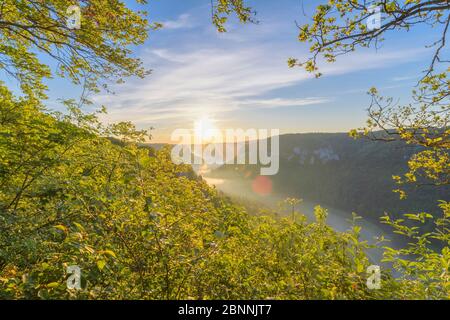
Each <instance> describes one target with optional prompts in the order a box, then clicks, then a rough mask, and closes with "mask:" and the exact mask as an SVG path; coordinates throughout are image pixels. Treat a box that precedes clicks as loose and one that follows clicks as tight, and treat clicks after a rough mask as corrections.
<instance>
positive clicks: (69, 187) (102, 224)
mask: <svg viewBox="0 0 450 320" xmlns="http://www.w3.org/2000/svg"><path fill="white" fill-rule="evenodd" d="M2 90H3V93H4V95H3V98H2V101H1V103H0V106H1V109H0V119H1V122H2V126H1V131H0V148H1V149H0V150H1V152H0V155H1V170H0V184H1V186H2V187H1V189H0V207H1V210H0V222H1V223H0V230H1V232H0V243H1V246H0V297H2V298H8V299H11V298H14V299H17V298H20V299H24V298H25V299H31V298H42V299H62V298H87V299H163V298H166V299H181V298H189V299H190V298H205V299H213V298H214V299H218V298H223V299H230V298H241V299H242V298H269V297H272V298H277V299H285V298H295V299H313V298H314V299H318V298H324V299H341V298H347V299H352V298H368V297H372V296H374V295H375V293H373V292H370V291H369V290H368V289H367V288H366V287H365V279H366V274H365V268H366V267H367V265H368V264H369V262H368V260H367V258H366V257H365V254H364V248H366V247H367V244H366V243H364V242H360V241H359V240H358V229H357V228H355V230H353V231H352V232H348V233H343V234H340V233H337V232H335V231H333V230H332V229H331V228H330V227H328V226H327V225H326V223H325V219H326V211H325V210H324V209H322V208H320V207H317V208H316V213H317V216H318V217H319V218H318V221H317V222H316V223H312V224H307V223H305V219H304V218H301V217H300V216H298V213H293V214H294V215H295V216H296V217H294V219H292V218H291V219H287V218H284V219H280V218H275V217H271V216H267V215H266V216H250V215H248V214H247V213H246V212H245V210H243V209H242V208H240V207H238V206H236V205H234V204H232V203H231V202H229V201H227V200H225V199H224V198H222V197H221V196H219V195H218V194H217V192H216V191H215V190H214V189H212V188H210V187H209V186H208V185H207V184H206V183H205V182H203V181H202V180H201V179H197V178H196V177H195V176H194V177H193V178H187V177H186V175H185V174H184V173H186V172H189V171H190V170H191V169H190V168H189V167H187V166H176V165H174V164H173V163H172V162H171V160H170V150H168V149H167V148H166V149H162V150H160V151H158V152H154V151H152V150H149V149H148V148H143V147H138V144H137V141H139V140H140V139H141V138H142V137H143V135H144V134H145V132H139V131H136V130H135V129H134V127H133V126H131V125H129V124H119V125H115V126H113V127H106V128H104V127H101V126H100V125H99V124H98V122H97V120H96V118H95V115H84V114H82V113H79V112H77V111H79V110H76V109H72V112H70V113H69V114H67V115H61V114H47V113H43V112H42V111H39V110H38V109H37V108H36V107H35V106H33V104H32V103H30V101H29V100H26V99H24V98H19V99H16V98H14V97H13V96H12V95H11V94H9V93H8V92H7V89H6V88H4V87H3V88H2ZM118 129H120V130H118ZM112 132H115V133H117V132H120V139H121V141H120V142H121V143H113V142H112V141H111V140H109V139H106V138H102V137H101V136H105V135H112ZM297 216H298V217H297ZM69 265H78V266H80V268H81V270H82V287H83V289H82V290H81V291H76V290H69V289H67V287H66V278H67V274H66V273H65V270H66V267H67V266H69Z"/></svg>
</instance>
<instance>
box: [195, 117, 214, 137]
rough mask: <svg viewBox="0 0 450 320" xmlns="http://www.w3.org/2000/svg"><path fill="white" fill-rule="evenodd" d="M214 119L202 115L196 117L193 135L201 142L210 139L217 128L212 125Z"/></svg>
mask: <svg viewBox="0 0 450 320" xmlns="http://www.w3.org/2000/svg"><path fill="white" fill-rule="evenodd" d="M214 122H215V121H214V120H212V119H210V118H209V117H202V118H201V119H198V120H197V121H195V123H194V133H195V137H196V138H197V139H198V140H201V141H202V142H207V141H209V140H211V139H212V138H213V136H214V132H215V131H216V130H218V129H217V127H216V126H215V125H214Z"/></svg>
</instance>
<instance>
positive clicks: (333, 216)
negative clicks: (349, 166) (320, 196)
mask: <svg viewBox="0 0 450 320" xmlns="http://www.w3.org/2000/svg"><path fill="white" fill-rule="evenodd" d="M203 179H204V180H205V181H206V182H207V183H208V184H209V185H211V186H215V187H216V188H217V190H219V191H221V192H223V193H224V194H226V195H229V196H231V197H236V198H240V199H247V200H250V201H252V202H255V203H259V204H261V205H262V206H265V207H268V208H273V209H275V208H277V207H278V204H279V202H280V201H282V200H284V199H285V198H287V197H289V195H283V194H270V195H264V196H263V195H259V194H257V193H255V192H253V190H252V187H251V182H250V181H249V180H246V179H221V178H217V177H215V178H211V177H207V176H203ZM318 204H319V203H312V202H308V201H303V202H301V203H300V204H299V205H297V206H296V210H297V211H299V212H300V213H302V214H304V215H305V216H306V217H307V219H308V221H314V220H315V217H314V207H315V206H316V205H318ZM319 205H321V206H322V207H323V208H325V209H327V210H328V217H327V224H328V225H329V226H331V227H332V228H333V229H335V230H337V231H340V232H343V231H346V230H348V229H349V228H350V227H351V225H352V222H351V221H352V214H351V212H345V211H342V210H339V209H336V208H332V207H330V206H327V205H322V204H319ZM357 224H358V225H359V226H361V227H362V230H361V234H360V235H361V240H367V241H368V243H369V244H374V243H375V242H376V237H380V236H384V238H385V239H387V240H389V242H384V243H383V244H382V245H389V246H390V247H394V248H399V247H403V246H404V245H405V243H402V242H401V241H400V240H399V239H398V236H396V235H394V234H393V233H389V232H387V231H386V230H385V229H383V228H382V227H381V224H379V225H377V224H376V223H374V222H372V221H368V220H366V219H364V218H362V219H358V220H357ZM367 255H368V257H369V259H370V260H371V262H372V263H374V264H378V265H380V266H381V267H383V266H388V265H387V264H385V263H382V262H381V259H382V249H379V248H374V249H368V250H367Z"/></svg>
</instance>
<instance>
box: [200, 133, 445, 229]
mask: <svg viewBox="0 0 450 320" xmlns="http://www.w3.org/2000/svg"><path fill="white" fill-rule="evenodd" d="M379 134H381V133H379ZM421 150H424V148H422V147H418V146H409V145H406V144H405V143H404V142H402V141H396V142H390V143H384V142H381V141H372V140H368V139H357V140H355V139H352V138H351V137H349V136H348V134H346V133H309V134H286V135H281V136H280V170H279V172H278V173H277V174H276V175H275V176H272V177H270V179H271V180H272V183H273V193H274V194H281V195H286V196H291V197H297V198H302V199H304V200H305V201H309V202H315V203H321V204H324V205H329V206H332V207H334V208H338V209H341V210H345V211H348V212H356V213H358V214H360V215H362V216H363V217H364V218H368V219H371V220H373V221H378V220H379V218H380V216H381V215H382V214H383V213H384V212H388V213H391V214H393V215H395V216H397V217H400V216H401V214H402V213H408V211H426V212H430V213H438V212H439V207H438V200H447V201H448V200H449V197H450V187H448V186H444V187H442V188H439V189H437V188H433V187H432V186H429V185H426V184H425V185H419V186H417V185H416V186H409V187H407V191H408V192H407V193H408V194H409V196H408V197H407V198H406V199H403V200H400V199H399V196H398V194H397V193H394V192H393V190H395V189H397V187H398V186H397V184H396V182H395V180H394V179H393V178H392V177H393V176H395V175H399V174H404V173H406V172H407V171H408V166H407V161H408V160H409V159H410V158H411V156H412V155H414V154H415V153H417V152H419V151H421ZM250 172H251V174H249V173H250ZM259 172H260V168H259V166H256V165H225V166H222V167H220V168H217V169H215V170H212V172H210V173H208V176H209V177H214V178H226V179H246V180H249V179H250V180H251V179H254V178H255V177H256V176H257V175H258V174H259Z"/></svg>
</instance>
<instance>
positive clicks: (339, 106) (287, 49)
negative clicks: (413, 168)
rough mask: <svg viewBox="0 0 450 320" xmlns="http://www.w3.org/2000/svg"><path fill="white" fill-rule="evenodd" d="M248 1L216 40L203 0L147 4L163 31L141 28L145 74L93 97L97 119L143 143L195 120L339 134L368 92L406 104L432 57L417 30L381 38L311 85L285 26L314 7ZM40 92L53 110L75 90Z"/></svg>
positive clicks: (166, 137)
mask: <svg viewBox="0 0 450 320" xmlns="http://www.w3.org/2000/svg"><path fill="white" fill-rule="evenodd" d="M129 3H130V5H132V6H135V7H136V8H138V6H137V5H135V4H134V2H133V1H129ZM249 3H250V4H251V5H252V6H253V8H254V9H255V10H256V11H257V16H256V17H257V20H258V21H259V23H258V24H246V25H242V24H239V23H238V22H237V21H235V20H232V21H230V23H228V24H227V29H228V32H227V33H222V34H221V33H218V32H217V31H216V30H215V28H214V27H213V25H212V24H211V8H210V1H208V0H183V1H179V0H151V1H149V4H147V5H145V6H144V8H145V9H146V10H148V11H149V19H150V21H153V22H154V21H158V22H162V23H163V25H164V27H163V28H162V29H161V30H158V31H151V33H150V35H149V38H148V40H147V41H146V43H145V45H143V46H140V47H138V48H134V50H135V54H136V56H138V57H139V58H141V59H142V61H143V62H144V65H145V66H146V67H147V68H149V69H151V70H152V73H151V74H150V75H149V76H147V77H146V78H145V79H134V78H133V79H128V80H127V82H126V83H125V84H121V85H117V86H115V87H113V91H114V92H115V94H109V93H106V92H102V93H100V94H98V95H96V96H94V97H93V100H94V102H95V103H96V106H100V105H105V106H106V108H107V110H108V114H107V115H106V116H104V117H102V121H105V122H114V121H132V122H134V123H135V124H136V125H137V126H138V127H139V128H149V127H153V128H154V129H153V131H152V135H153V142H170V134H171V132H172V131H173V130H175V129H177V128H186V129H190V128H193V126H194V123H195V122H196V121H198V119H205V118H208V119H210V121H212V122H214V125H215V126H216V127H217V128H219V129H223V130H224V129H227V128H230V129H236V128H242V129H248V128H255V129H275V128H276V129H279V130H280V132H281V133H282V134H283V133H297V132H346V131H349V130H350V129H352V128H357V127H361V126H363V125H364V122H365V120H366V118H367V112H366V109H367V107H368V105H369V103H370V98H369V96H368V95H367V91H368V89H369V88H371V87H372V86H375V87H377V88H378V89H379V91H380V92H381V93H382V94H383V95H387V96H394V97H396V98H399V99H400V101H401V102H403V103H407V102H408V101H409V99H410V98H409V97H410V93H411V90H412V89H413V87H414V85H415V84H416V83H417V80H418V79H419V77H420V75H421V72H422V70H424V69H425V68H426V67H427V66H428V64H429V62H430V58H431V56H432V51H430V50H429V49H426V48H425V46H426V45H427V44H430V43H432V42H433V40H435V39H437V37H438V33H437V32H435V31H432V30H431V29H429V28H427V27H421V28H415V29H414V28H413V30H412V31H413V32H409V33H408V32H392V33H389V34H387V35H386V41H385V42H384V44H383V46H382V48H381V49H379V50H375V49H367V50H360V51H358V52H356V53H352V54H351V55H348V56H345V57H340V58H339V59H338V61H337V62H336V63H334V64H323V65H321V72H322V73H323V74H324V75H323V77H321V78H319V79H315V78H314V77H313V76H311V75H309V74H307V73H306V72H305V71H303V70H302V69H301V68H293V69H290V68H288V67H287V63H286V60H287V59H288V58H289V57H296V58H302V57H303V58H305V57H307V55H308V47H307V45H306V44H303V43H300V42H298V41H297V34H298V32H297V28H296V24H295V22H297V23H299V24H303V23H306V22H307V21H308V20H307V19H308V18H307V17H305V16H304V15H303V11H305V12H306V13H308V14H310V15H311V14H312V13H313V9H314V7H315V6H316V5H317V4H318V3H319V1H305V2H304V3H305V4H304V9H303V10H302V6H301V2H300V1H299V0H296V1H292V0H279V1H269V0H259V1H250V2H249ZM139 8H142V6H139ZM48 85H49V88H50V91H49V96H50V99H49V100H48V105H49V107H50V108H52V109H58V108H60V106H59V104H58V102H57V99H58V98H76V97H77V95H78V96H79V94H80V92H81V90H80V88H74V87H73V85H71V84H70V83H69V82H68V81H66V80H60V79H54V80H50V81H48Z"/></svg>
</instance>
